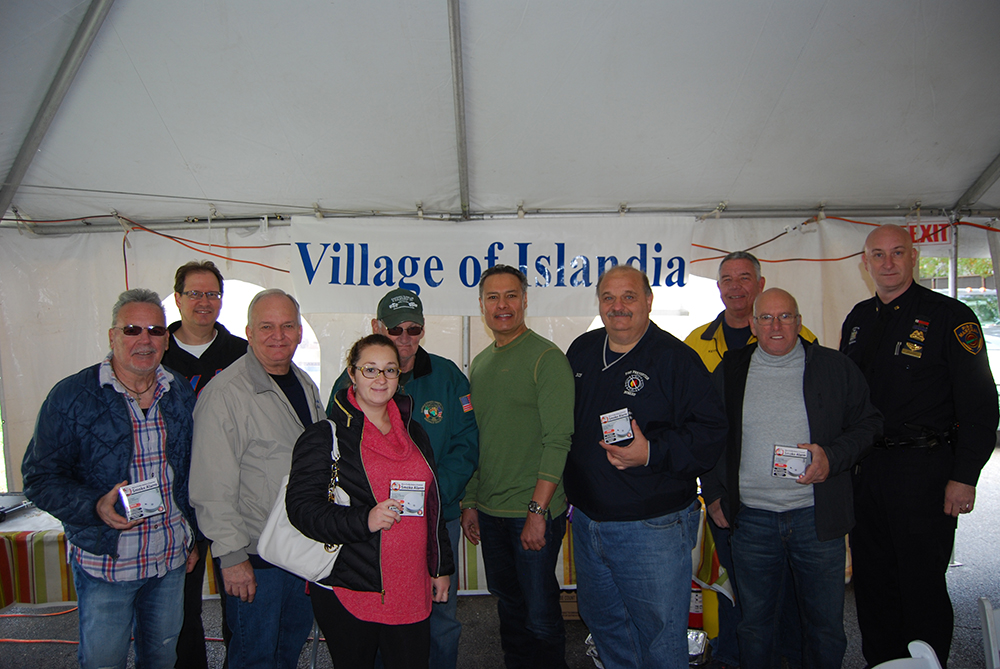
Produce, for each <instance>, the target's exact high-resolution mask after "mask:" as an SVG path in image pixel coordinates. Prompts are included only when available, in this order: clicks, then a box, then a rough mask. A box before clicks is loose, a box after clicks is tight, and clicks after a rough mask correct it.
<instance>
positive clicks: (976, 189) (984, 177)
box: [953, 155, 1000, 211]
mask: <svg viewBox="0 0 1000 669" xmlns="http://www.w3.org/2000/svg"><path fill="white" fill-rule="evenodd" d="M998 179H1000V155H997V157H996V158H994V159H993V162H992V163H990V164H989V166H987V168H986V169H985V170H983V173H982V174H980V175H979V178H978V179H976V180H975V182H974V183H973V184H972V185H971V186H969V189H968V190H967V191H965V193H963V194H962V197H960V198H958V202H956V203H955V206H954V207H953V208H954V209H955V211H960V210H962V209H966V208H968V207H970V206H972V205H974V204H975V203H976V202H978V201H979V198H981V197H982V196H983V195H984V194H985V193H986V191H988V190H989V189H990V188H992V187H993V184H995V183H996V182H997V180H998Z"/></svg>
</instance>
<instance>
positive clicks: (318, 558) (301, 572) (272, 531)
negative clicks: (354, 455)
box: [257, 421, 351, 582]
mask: <svg viewBox="0 0 1000 669" xmlns="http://www.w3.org/2000/svg"><path fill="white" fill-rule="evenodd" d="M327 422H329V423H330V430H331V432H332V434H333V449H332V453H333V464H332V465H331V466H330V487H329V490H328V499H329V501H331V502H333V503H335V504H339V505H340V506H350V505H351V498H350V496H349V495H348V494H347V493H346V492H344V490H343V488H341V487H340V486H339V485H338V483H339V479H338V475H339V461H340V447H339V446H338V445H337V427H336V426H335V425H334V424H333V422H332V421H327ZM287 488H288V476H287V475H286V476H285V477H284V478H283V479H281V490H280V491H279V492H278V497H277V499H275V500H274V506H273V507H271V513H270V515H268V517H267V523H265V524H264V530H263V531H262V532H261V533H260V539H258V540H257V554H258V555H260V557H262V558H263V559H264V560H266V561H268V562H270V563H271V564H273V565H274V566H276V567H281V568H282V569H284V570H285V571H287V572H291V573H292V574H295V575H296V576H298V577H300V578H304V579H306V580H307V581H313V582H316V581H319V580H320V579H322V578H326V577H327V576H329V575H330V572H332V571H333V563H334V562H335V561H336V560H337V555H339V554H340V547H341V544H324V543H321V542H319V541H313V540H312V539H310V538H309V537H307V536H305V535H304V534H302V533H301V532H299V530H298V529H297V528H296V527H295V526H294V525H292V523H291V521H289V520H288V513H287V511H286V510H285V490H286V489H287Z"/></svg>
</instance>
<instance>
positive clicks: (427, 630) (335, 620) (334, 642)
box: [309, 583, 431, 669]
mask: <svg viewBox="0 0 1000 669" xmlns="http://www.w3.org/2000/svg"><path fill="white" fill-rule="evenodd" d="M309 597H310V598H311V599H312V606H313V615H314V616H315V617H316V622H317V623H319V628H320V629H321V630H322V631H323V636H324V637H326V645H327V647H328V648H329V649H330V657H331V658H332V659H333V666H334V667H351V668H352V669H353V668H355V667H357V668H358V669H363V668H365V667H372V666H374V663H375V652H376V651H381V654H382V662H383V664H384V665H385V669H427V661H428V658H429V657H430V652H431V624H430V618H429V617H428V618H426V619H425V620H421V621H420V622H418V623H413V624H411V625H382V624H380V623H369V622H365V621H364V620H358V619H357V618H355V617H354V616H353V615H351V613H350V612H349V611H348V610H347V609H345V608H344V605H343V604H341V603H340V600H339V599H337V595H335V594H334V593H333V591H332V590H327V589H326V588H321V587H320V586H318V585H316V584H315V583H310V584H309Z"/></svg>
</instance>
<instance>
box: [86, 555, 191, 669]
mask: <svg viewBox="0 0 1000 669" xmlns="http://www.w3.org/2000/svg"><path fill="white" fill-rule="evenodd" d="M72 564H73V584H74V585H75V586H76V597H77V601H78V603H79V607H80V648H79V650H78V652H77V658H78V659H79V661H80V666H81V667H83V669H92V668H93V669H96V668H97V667H119V668H121V669H124V667H125V661H126V660H127V659H128V647H129V641H130V639H131V637H132V635H134V636H135V664H136V667H139V668H140V669H167V668H168V667H173V666H174V663H175V662H176V661H177V636H178V635H179V634H180V632H181V624H182V623H183V622H184V567H178V568H177V569H174V570H173V571H171V572H169V573H167V575H166V576H164V577H163V578H156V577H152V578H145V579H141V580H138V581H124V582H121V583H111V582H110V581H105V580H103V579H99V578H95V577H93V576H91V575H90V574H88V573H87V572H85V571H84V570H83V569H81V568H80V565H78V564H77V562H76V560H72Z"/></svg>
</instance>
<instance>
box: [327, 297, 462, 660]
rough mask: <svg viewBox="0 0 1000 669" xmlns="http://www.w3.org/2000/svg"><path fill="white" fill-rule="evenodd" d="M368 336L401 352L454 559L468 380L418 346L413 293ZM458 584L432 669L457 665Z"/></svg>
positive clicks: (437, 607) (434, 620)
mask: <svg viewBox="0 0 1000 669" xmlns="http://www.w3.org/2000/svg"><path fill="white" fill-rule="evenodd" d="M372 332H373V333H375V334H382V335H385V336H387V337H389V339H391V340H392V341H393V343H395V344H396V349H397V350H398V351H399V371H400V375H399V392H401V393H404V394H406V395H409V396H411V397H412V398H413V404H414V407H415V411H414V418H415V419H416V420H417V421H418V422H419V424H420V427H422V428H423V429H424V431H425V432H427V434H428V436H429V437H430V440H431V446H432V447H433V450H434V461H435V463H436V464H437V471H438V485H439V489H440V493H441V508H442V509H443V510H444V519H445V522H446V524H447V527H448V537H449V538H450V539H451V549H452V552H453V553H454V554H455V555H456V556H457V555H458V543H459V538H460V536H461V533H462V530H461V524H460V519H459V516H460V514H461V510H460V509H459V502H460V501H461V499H462V496H463V494H464V493H465V484H466V483H468V482H469V479H470V478H471V477H472V473H473V471H475V469H476V465H477V464H478V462H479V429H478V428H477V427H476V417H475V414H473V412H472V402H471V400H470V398H469V380H468V379H467V378H466V377H465V375H464V374H462V372H461V371H460V370H459V369H458V367H457V366H456V365H455V363H453V362H452V361H451V360H448V359H446V358H442V357H441V356H438V355H434V354H432V353H428V352H427V351H425V350H424V349H423V347H421V346H420V340H421V339H422V338H423V336H424V307H423V304H422V303H421V301H420V297H418V296H417V294H416V293H414V292H412V291H409V290H406V289H404V288H396V289H395V290H391V291H389V292H388V293H386V294H385V296H384V297H383V298H382V299H381V300H379V303H378V310H377V311H376V317H375V318H373V319H372ZM350 383H351V380H350V378H349V377H348V376H347V370H344V372H343V373H342V374H341V375H340V378H338V379H337V381H336V383H334V384H333V390H332V391H331V393H330V401H329V403H328V404H327V407H326V413H327V415H330V413H331V409H332V408H333V402H334V396H335V395H336V394H337V391H338V390H340V389H341V388H346V387H347V386H348V385H350ZM457 591H458V579H457V578H453V579H451V592H449V593H448V601H447V602H437V603H435V604H434V607H433V609H432V611H431V655H430V665H429V666H430V667H431V668H432V669H437V668H444V667H447V668H448V669H454V667H455V666H456V664H457V662H458V641H459V637H460V636H461V634H462V624H461V623H460V622H458V620H457V619H456V618H455V613H456V611H457V608H458V597H457V596H456V594H457Z"/></svg>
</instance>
